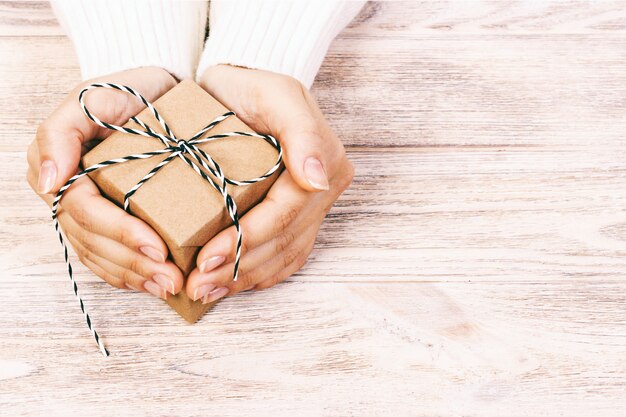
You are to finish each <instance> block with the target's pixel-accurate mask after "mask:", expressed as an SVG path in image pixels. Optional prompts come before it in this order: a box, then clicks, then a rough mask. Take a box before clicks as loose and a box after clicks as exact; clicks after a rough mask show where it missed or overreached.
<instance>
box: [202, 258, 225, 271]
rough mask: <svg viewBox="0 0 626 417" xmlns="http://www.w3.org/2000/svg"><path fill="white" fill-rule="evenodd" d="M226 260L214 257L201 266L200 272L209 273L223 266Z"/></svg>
mask: <svg viewBox="0 0 626 417" xmlns="http://www.w3.org/2000/svg"><path fill="white" fill-rule="evenodd" d="M225 260H226V258H225V257H223V256H213V257H212V258H209V259H207V260H206V261H203V262H202V263H201V264H200V272H204V273H207V272H209V271H211V270H213V269H215V268H217V267H218V266H220V265H221V264H223V263H224V261H225Z"/></svg>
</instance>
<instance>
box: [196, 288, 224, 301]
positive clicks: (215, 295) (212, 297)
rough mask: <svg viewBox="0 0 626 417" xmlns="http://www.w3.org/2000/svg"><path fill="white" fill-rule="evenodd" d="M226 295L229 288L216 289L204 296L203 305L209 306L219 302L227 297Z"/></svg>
mask: <svg viewBox="0 0 626 417" xmlns="http://www.w3.org/2000/svg"><path fill="white" fill-rule="evenodd" d="M226 294H228V288H226V287H219V288H216V289H214V290H213V291H211V292H210V293H208V294H207V295H205V296H204V299H203V300H202V304H209V303H212V302H213V301H217V300H219V299H220V298H222V297H223V296H225V295H226Z"/></svg>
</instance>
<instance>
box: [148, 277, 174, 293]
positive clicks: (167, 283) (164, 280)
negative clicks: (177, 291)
mask: <svg viewBox="0 0 626 417" xmlns="http://www.w3.org/2000/svg"><path fill="white" fill-rule="evenodd" d="M152 280H153V281H154V282H156V283H157V284H159V285H160V286H161V288H163V289H164V290H166V291H169V292H170V293H171V294H172V295H174V280H173V279H171V278H170V277H168V276H167V275H163V274H154V276H153V277H152Z"/></svg>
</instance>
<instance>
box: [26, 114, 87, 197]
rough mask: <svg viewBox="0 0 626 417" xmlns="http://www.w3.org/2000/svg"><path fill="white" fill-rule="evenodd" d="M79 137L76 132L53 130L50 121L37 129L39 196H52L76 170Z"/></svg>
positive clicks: (80, 143) (54, 128)
mask: <svg viewBox="0 0 626 417" xmlns="http://www.w3.org/2000/svg"><path fill="white" fill-rule="evenodd" d="M81 137H82V135H81V134H80V133H79V132H78V131H72V130H67V128H60V129H59V128H57V127H56V126H54V122H53V121H46V122H44V123H42V124H41V125H40V126H39V128H38V129H37V135H36V143H37V148H38V151H39V164H40V165H39V167H38V168H39V179H38V181H37V192H38V193H39V194H51V193H56V192H57V191H58V190H59V188H61V187H62V186H63V184H65V182H66V181H67V180H69V179H70V178H71V177H72V175H74V174H75V173H76V171H77V170H78V166H79V163H80V156H81V147H82V140H81Z"/></svg>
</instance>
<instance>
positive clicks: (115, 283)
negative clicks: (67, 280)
mask: <svg viewBox="0 0 626 417" xmlns="http://www.w3.org/2000/svg"><path fill="white" fill-rule="evenodd" d="M68 240H69V236H68ZM72 247H74V245H72ZM77 254H78V253H77ZM79 259H80V262H81V263H82V264H83V265H85V266H86V267H87V268H89V269H90V270H91V272H93V273H94V274H96V275H97V276H99V277H100V278H102V279H103V280H104V281H105V282H106V283H107V284H109V285H110V286H112V287H115V288H124V280H123V279H121V278H119V277H117V276H116V275H113V274H112V273H111V272H109V271H107V270H105V269H104V268H103V267H101V266H100V265H98V264H97V263H96V262H94V261H92V260H91V259H89V258H85V257H80V256H79Z"/></svg>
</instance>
